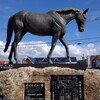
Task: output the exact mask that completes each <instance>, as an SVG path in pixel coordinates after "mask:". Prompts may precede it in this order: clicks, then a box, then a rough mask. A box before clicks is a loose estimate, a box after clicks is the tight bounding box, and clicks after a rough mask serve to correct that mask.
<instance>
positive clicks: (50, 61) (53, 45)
mask: <svg viewBox="0 0 100 100" xmlns="http://www.w3.org/2000/svg"><path fill="white" fill-rule="evenodd" d="M57 39H58V35H57V34H55V35H54V36H53V37H52V43H51V49H50V51H49V54H48V56H47V59H48V63H49V64H53V62H52V60H51V55H52V52H53V50H54V48H55V46H56V42H57Z"/></svg>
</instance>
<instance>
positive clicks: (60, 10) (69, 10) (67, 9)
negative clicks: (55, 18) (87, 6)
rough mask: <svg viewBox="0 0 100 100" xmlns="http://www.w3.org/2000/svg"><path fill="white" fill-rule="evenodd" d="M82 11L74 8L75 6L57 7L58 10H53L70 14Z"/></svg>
mask: <svg viewBox="0 0 100 100" xmlns="http://www.w3.org/2000/svg"><path fill="white" fill-rule="evenodd" d="M74 11H75V12H81V13H82V12H83V11H81V10H79V9H75V8H63V9H59V10H55V12H57V13H59V14H70V13H71V12H74Z"/></svg>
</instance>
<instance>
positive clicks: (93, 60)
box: [87, 55, 100, 69]
mask: <svg viewBox="0 0 100 100" xmlns="http://www.w3.org/2000/svg"><path fill="white" fill-rule="evenodd" d="M87 65H88V68H99V69H100V55H89V56H88V57H87Z"/></svg>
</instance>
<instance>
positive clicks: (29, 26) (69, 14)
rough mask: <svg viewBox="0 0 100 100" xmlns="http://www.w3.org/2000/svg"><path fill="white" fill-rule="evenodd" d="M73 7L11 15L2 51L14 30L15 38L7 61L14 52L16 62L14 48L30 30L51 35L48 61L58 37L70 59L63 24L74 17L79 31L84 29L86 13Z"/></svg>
mask: <svg viewBox="0 0 100 100" xmlns="http://www.w3.org/2000/svg"><path fill="white" fill-rule="evenodd" d="M87 11H88V9H86V10H85V11H81V10H78V9H74V8H65V9H60V10H52V11H49V12H47V13H44V14H37V13H32V12H28V11H20V12H18V13H16V14H15V15H13V16H11V17H10V18H9V21H8V27H7V40H6V45H5V49H4V52H6V51H7V49H8V46H9V44H10V41H11V37H12V33H13V31H14V32H15V38H14V41H13V43H12V46H11V51H10V54H9V57H8V59H9V63H13V62H12V54H13V53H14V59H15V61H16V63H18V58H17V52H16V48H17V45H18V43H19V42H20V41H21V39H22V37H23V36H24V35H25V34H26V33H27V32H30V33H32V34H35V35H39V36H52V44H51V49H50V51H49V54H48V56H47V58H48V63H52V61H51V54H52V52H53V50H54V48H55V45H56V42H57V40H58V39H59V40H60V41H61V43H62V44H63V45H64V47H65V49H66V56H67V58H68V59H69V60H70V57H69V52H68V47H67V45H66V42H65V39H64V37H63V36H64V34H65V33H66V28H65V26H66V25H67V24H68V22H70V21H71V20H73V19H75V20H76V22H77V25H78V29H79V31H80V32H83V31H84V24H85V21H86V13H87Z"/></svg>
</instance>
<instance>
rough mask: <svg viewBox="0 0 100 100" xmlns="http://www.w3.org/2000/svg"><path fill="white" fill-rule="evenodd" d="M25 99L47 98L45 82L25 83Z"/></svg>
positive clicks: (39, 99)
mask: <svg viewBox="0 0 100 100" xmlns="http://www.w3.org/2000/svg"><path fill="white" fill-rule="evenodd" d="M24 100H45V84H44V83H25V91H24Z"/></svg>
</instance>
